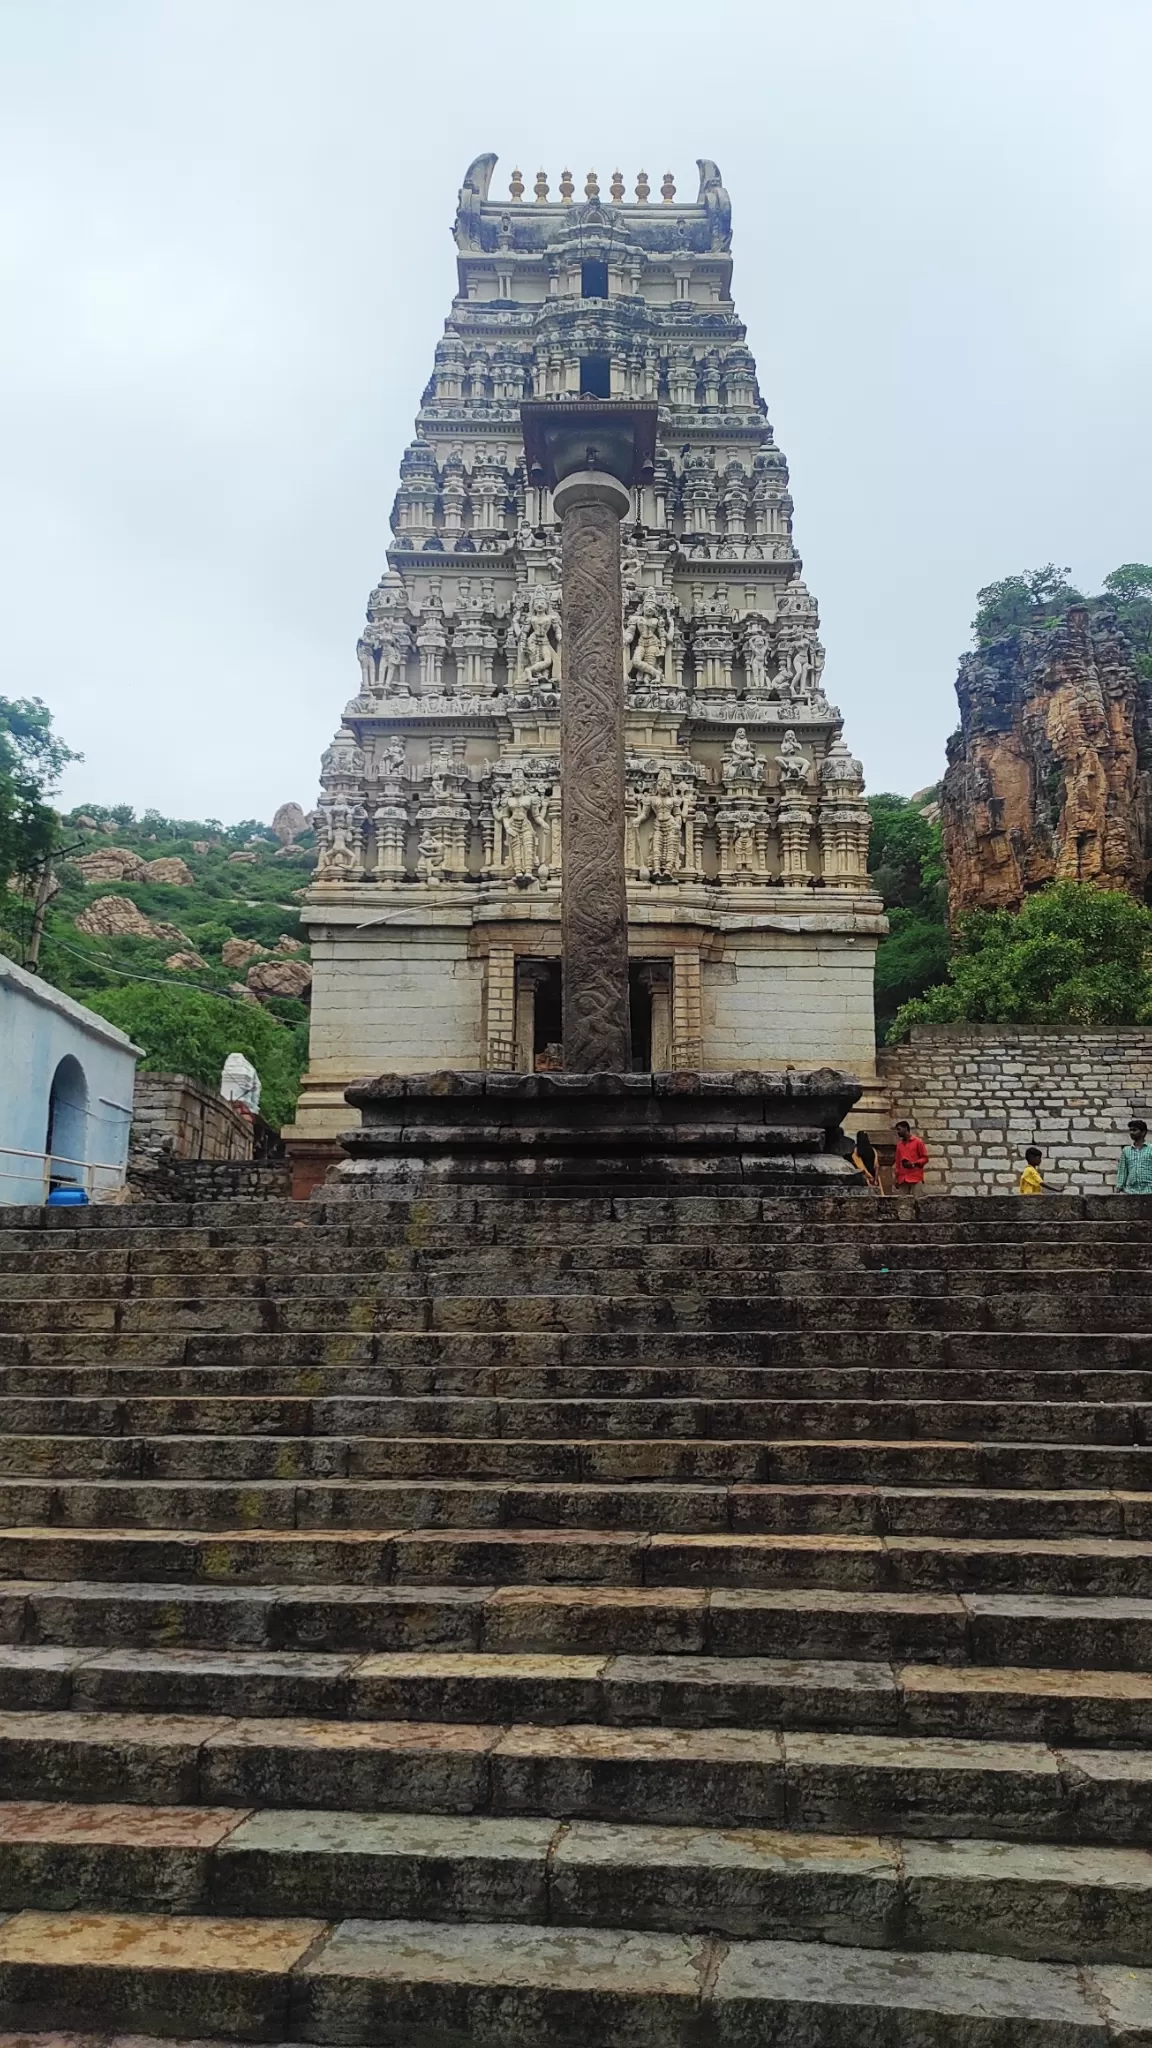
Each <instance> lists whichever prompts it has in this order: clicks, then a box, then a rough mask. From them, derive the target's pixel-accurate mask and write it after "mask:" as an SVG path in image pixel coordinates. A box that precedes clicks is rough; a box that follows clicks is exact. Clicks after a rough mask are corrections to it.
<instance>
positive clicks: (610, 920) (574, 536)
mask: <svg viewBox="0 0 1152 2048" xmlns="http://www.w3.org/2000/svg"><path fill="white" fill-rule="evenodd" d="M552 502H553V505H554V507H555V510H556V515H557V517H558V519H559V520H560V524H561V564H562V567H561V575H562V579H563V592H564V637H563V640H562V642H561V690H560V785H561V792H562V802H563V887H562V891H561V899H560V909H561V949H562V956H563V972H564V1065H565V1068H566V1070H567V1071H568V1072H569V1073H575V1074H592V1073H604V1072H612V1073H618V1074H619V1073H627V1072H628V1071H629V1070H630V1068H631V1065H632V1038H631V1031H630V1027H629V1017H628V899H627V896H626V893H625V887H624V668H623V657H622V646H621V631H620V620H621V615H622V599H621V591H620V521H621V519H623V518H624V516H625V514H626V513H627V511H628V507H629V503H630V498H629V493H628V491H627V490H626V489H625V487H624V485H623V484H621V483H618V482H617V481H616V478H615V477H612V476H609V475H607V473H606V472H604V471H602V470H580V471H577V472H576V474H575V475H572V476H568V477H565V478H564V479H563V481H562V482H561V483H559V484H557V486H556V488H555V491H554V492H553V500H552Z"/></svg>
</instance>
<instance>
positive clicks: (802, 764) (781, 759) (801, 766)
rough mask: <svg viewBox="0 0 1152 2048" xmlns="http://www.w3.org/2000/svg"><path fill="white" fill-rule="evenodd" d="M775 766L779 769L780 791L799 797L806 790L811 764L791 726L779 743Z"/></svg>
mask: <svg viewBox="0 0 1152 2048" xmlns="http://www.w3.org/2000/svg"><path fill="white" fill-rule="evenodd" d="M777 765H778V767H779V769H780V787H781V789H782V790H784V791H786V792H787V793H788V794H789V795H793V796H799V795H801V794H803V793H804V792H805V791H806V790H807V787H808V777H809V774H810V773H811V769H812V763H811V761H809V760H808V758H807V756H806V754H805V753H804V750H803V748H802V747H801V745H800V742H799V740H798V739H797V737H796V735H795V733H794V732H793V731H792V728H791V726H789V728H788V731H787V732H786V733H785V735H784V737H783V739H782V740H781V742H780V753H779V756H778V760H777Z"/></svg>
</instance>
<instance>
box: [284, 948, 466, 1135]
mask: <svg viewBox="0 0 1152 2048" xmlns="http://www.w3.org/2000/svg"><path fill="white" fill-rule="evenodd" d="M311 957H312V973H313V981H312V1027H311V1058H310V1066H309V1079H310V1080H314V1081H321V1082H322V1081H324V1080H326V1079H329V1078H331V1079H337V1078H339V1077H344V1078H355V1077H358V1076H363V1075H365V1074H379V1073H385V1072H388V1073H421V1072H423V1073H429V1072H434V1071H435V1069H436V1068H438V1067H482V1066H483V1065H484V1031H483V988H484V962H483V961H482V960H476V959H469V957H468V930H467V927H466V926H458V927H456V928H444V927H440V926H437V925H435V924H432V923H429V924H427V925H424V926H421V927H419V928H412V927H405V928H402V929H399V930H396V929H393V930H388V929H387V928H379V927H378V928H377V929H375V930H371V929H370V930H368V931H361V932H347V933H344V934H343V935H342V936H341V937H340V938H339V939H333V938H331V937H325V938H321V937H319V936H318V935H316V936H314V937H313V940H312V955H311ZM349 1116H350V1112H349V1111H348V1110H346V1109H345V1110H344V1111H343V1117H344V1121H345V1122H347V1121H348V1120H349Z"/></svg>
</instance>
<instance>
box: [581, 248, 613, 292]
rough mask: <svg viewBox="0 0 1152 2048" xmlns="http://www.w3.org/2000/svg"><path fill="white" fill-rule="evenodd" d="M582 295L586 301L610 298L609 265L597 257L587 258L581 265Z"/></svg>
mask: <svg viewBox="0 0 1152 2048" xmlns="http://www.w3.org/2000/svg"><path fill="white" fill-rule="evenodd" d="M580 295H581V297H582V298H585V299H606V298H607V297H608V265H607V264H606V263H601V262H600V261H599V260H598V258H597V257H595V256H586V257H585V259H584V261H583V263H582V264H581V265H580Z"/></svg>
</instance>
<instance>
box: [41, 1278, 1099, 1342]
mask: <svg viewBox="0 0 1152 2048" xmlns="http://www.w3.org/2000/svg"><path fill="white" fill-rule="evenodd" d="M859 1277H860V1278H863V1277H864V1276H859ZM875 1277H876V1278H877V1279H879V1280H881V1281H883V1280H884V1279H885V1276H884V1275H882V1274H878V1275H876V1276H875ZM937 1277H938V1278H941V1277H946V1276H937ZM1076 1278H1077V1281H1078V1282H1079V1283H1080V1284H1074V1285H1072V1286H1071V1287H1070V1288H1069V1289H1068V1290H1067V1294H1066V1296H1065V1297H1064V1298H1063V1299H1062V1300H1060V1301H1059V1302H1056V1301H1054V1299H1053V1289H1052V1287H1051V1285H1050V1284H1049V1283H1050V1276H1048V1275H1045V1274H1032V1275H1016V1276H1013V1279H1014V1282H1015V1281H1017V1280H1027V1281H1029V1282H1035V1283H1037V1284H1035V1285H1031V1286H1030V1287H1029V1288H1022V1287H1020V1286H1014V1289H1013V1291H1011V1292H1008V1291H1004V1292H999V1291H998V1292H996V1293H995V1294H989V1293H988V1292H987V1290H986V1288H983V1289H982V1288H981V1286H980V1284H979V1282H978V1280H977V1278H976V1276H975V1275H974V1274H971V1273H969V1274H968V1275H966V1276H964V1285H963V1286H958V1287H957V1289H956V1290H955V1291H954V1292H941V1291H936V1292H934V1293H922V1294H921V1293H916V1292H914V1291H912V1290H909V1291H908V1292H907V1293H901V1291H900V1290H898V1289H896V1288H892V1289H890V1290H889V1291H887V1292H884V1293H881V1294H879V1295H878V1296H877V1297H876V1298H875V1299H869V1300H868V1301H867V1304H866V1307H865V1308H862V1305H861V1299H860V1294H859V1293H858V1292H857V1291H856V1290H853V1292H851V1293H848V1294H845V1293H839V1294H832V1293H828V1294H808V1295H804V1294H801V1295H791V1296H789V1295H783V1294H739V1293H718V1294H704V1293H687V1292H667V1293H664V1292H660V1293H649V1294H639V1293H637V1294H608V1293H605V1294H590V1293H583V1292H577V1291H573V1292H572V1293H570V1294H544V1293H541V1294H522V1295H507V1296H504V1295H487V1294H484V1295H479V1294H475V1295H465V1294H443V1295H430V1294H427V1293H420V1294H413V1295H411V1296H404V1295H400V1294H396V1293H382V1294H379V1295H376V1294H370V1293H365V1294H362V1295H358V1296H357V1295H351V1296H350V1295H346V1294H344V1295H342V1294H332V1295H326V1294H298V1295H277V1296H273V1295H270V1294H263V1295H258V1296H253V1297H251V1298H248V1297H244V1296H239V1295H231V1294H228V1293H225V1294H221V1295H220V1296H218V1297H216V1298H211V1297H203V1298H202V1297H200V1296H197V1295H194V1294H192V1295H180V1296H172V1297H170V1298H161V1299H155V1300H142V1299H139V1298H137V1297H136V1296H133V1295H128V1296H126V1297H124V1298H123V1299H121V1298H118V1297H114V1296H110V1295H106V1296H103V1297H97V1296H89V1297H88V1298H86V1299H83V1300H75V1301H71V1302H69V1301H64V1300H58V1299H56V1298H55V1297H54V1296H51V1295H40V1296H37V1297H34V1298H29V1299H26V1300H23V1301H19V1302H10V1303H9V1304H8V1308H7V1313H6V1320H7V1322H8V1325H9V1329H10V1332H11V1333H12V1334H15V1335H28V1336H34V1335H37V1334H40V1333H51V1334H57V1333H59V1334H61V1335H63V1334H67V1333H73V1334H77V1333H84V1334H91V1335H94V1336H98V1335H109V1336H111V1335H116V1336H120V1335H124V1336H144V1337H147V1336H150V1335H160V1336H163V1337H165V1338H167V1339H168V1340H169V1342H170V1341H171V1340H172V1336H173V1332H184V1333H186V1334H188V1335H191V1334H193V1333H202V1334H204V1335H212V1336H221V1337H225V1338H228V1337H233V1336H235V1337H243V1336H255V1335H259V1334H260V1333H261V1332H268V1333H276V1334H284V1335H289V1336H291V1335H297V1334H298V1335H301V1336H308V1335H312V1334H317V1335H326V1334H331V1335H342V1334H347V1335H351V1336H355V1335H365V1334H376V1333H380V1334H384V1335H387V1334H401V1333H405V1332H413V1333H419V1332H424V1331H427V1332H431V1333H433V1334H437V1333H444V1334H453V1335H454V1334H457V1333H461V1334H465V1333H481V1334H483V1333H486V1332H499V1333H501V1334H506V1333H514V1332H519V1331H524V1332H536V1331H545V1332H546V1331H555V1332H558V1333H560V1334H563V1335H569V1334H571V1335H579V1334H582V1333H594V1332H595V1333H598V1332H601V1331H603V1332H605V1333H610V1332H616V1331H621V1332H636V1333H645V1334H655V1333H663V1332H664V1331H674V1330H680V1331H692V1332H697V1331H711V1332H713V1333H721V1332H725V1333H726V1332H734V1333H735V1332H749V1333H761V1332H762V1333H765V1334H771V1333H772V1332H775V1331H794V1330H795V1331H811V1330H824V1329H829V1330H835V1329H840V1330H845V1331H851V1330H855V1329H856V1327H857V1325H858V1324H859V1323H860V1322H861V1320H862V1317H865V1316H866V1319H867V1323H868V1327H869V1329H870V1330H875V1331H883V1332H887V1331H890V1330H891V1331H896V1330H910V1331H919V1330H922V1329H927V1330H933V1329H935V1330H940V1331H949V1332H951V1331H964V1330H972V1331H988V1332H990V1333H991V1332H1005V1333H1012V1332H1015V1331H1018V1330H1019V1331H1024V1330H1030V1331H1033V1332H1040V1333H1043V1334H1046V1335H1048V1336H1049V1338H1054V1337H1055V1336H1057V1335H1060V1334H1063V1333H1064V1332H1073V1333H1084V1334H1087V1333H1109V1332H1118V1333H1124V1332H1127V1331H1129V1330H1131V1328H1132V1325H1133V1322H1134V1320H1138V1317H1137V1316H1136V1313H1135V1304H1134V1301H1133V1296H1132V1293H1131V1290H1129V1289H1128V1288H1126V1287H1124V1288H1122V1287H1120V1286H1118V1285H1117V1286H1115V1287H1114V1288H1113V1289H1112V1290H1110V1291H1105V1290H1100V1291H1099V1292H1093V1290H1092V1289H1091V1288H1090V1287H1088V1286H1086V1285H1084V1284H1083V1276H1076Z"/></svg>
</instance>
